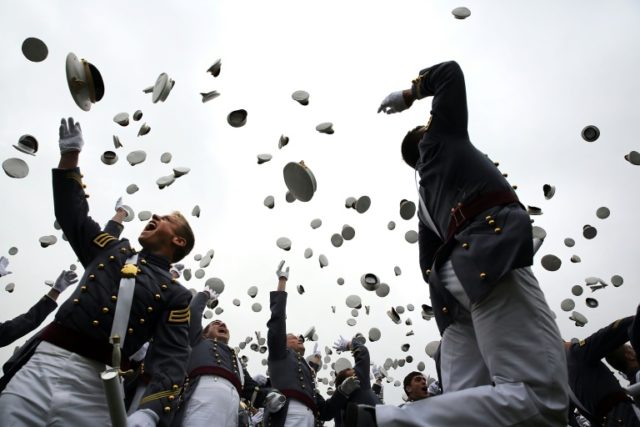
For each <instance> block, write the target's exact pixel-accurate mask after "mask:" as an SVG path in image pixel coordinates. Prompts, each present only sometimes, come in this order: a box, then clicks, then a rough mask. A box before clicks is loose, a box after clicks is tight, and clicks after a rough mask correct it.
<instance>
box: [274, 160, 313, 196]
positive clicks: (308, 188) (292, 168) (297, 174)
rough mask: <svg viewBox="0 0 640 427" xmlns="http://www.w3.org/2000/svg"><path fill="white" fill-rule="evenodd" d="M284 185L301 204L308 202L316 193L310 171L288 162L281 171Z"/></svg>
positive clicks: (301, 163) (298, 164)
mask: <svg viewBox="0 0 640 427" xmlns="http://www.w3.org/2000/svg"><path fill="white" fill-rule="evenodd" d="M282 173H283V176H284V183H285V185H286V186H287V189H288V190H289V191H290V192H291V194H293V196H294V197H295V198H296V199H298V200H300V201H301V202H308V201H309V200H311V198H312V197H313V194H314V193H315V192H316V188H317V183H316V178H315V176H314V175H313V172H311V169H309V168H308V167H307V165H305V164H304V161H302V160H301V161H300V162H299V163H295V162H289V163H287V164H286V165H285V167H284V169H283V170H282Z"/></svg>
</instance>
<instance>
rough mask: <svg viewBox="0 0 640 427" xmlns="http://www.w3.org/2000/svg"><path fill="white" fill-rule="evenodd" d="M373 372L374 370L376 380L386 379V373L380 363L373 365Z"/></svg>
mask: <svg viewBox="0 0 640 427" xmlns="http://www.w3.org/2000/svg"><path fill="white" fill-rule="evenodd" d="M371 372H373V378H375V379H376V381H382V380H383V379H384V375H382V372H380V367H379V366H378V365H373V367H372V368H371Z"/></svg>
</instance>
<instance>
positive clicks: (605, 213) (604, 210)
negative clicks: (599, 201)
mask: <svg viewBox="0 0 640 427" xmlns="http://www.w3.org/2000/svg"><path fill="white" fill-rule="evenodd" d="M609 215H611V211H610V210H609V208H608V207H606V206H601V207H599V208H598V209H597V210H596V216H597V217H598V218H600V219H607V218H609Z"/></svg>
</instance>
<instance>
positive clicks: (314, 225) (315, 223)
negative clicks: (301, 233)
mask: <svg viewBox="0 0 640 427" xmlns="http://www.w3.org/2000/svg"><path fill="white" fill-rule="evenodd" d="M310 225H311V228H313V229H314V230H315V229H316V228H318V227H320V226H321V225H322V220H321V219H320V218H316V219H313V220H311V224H310Z"/></svg>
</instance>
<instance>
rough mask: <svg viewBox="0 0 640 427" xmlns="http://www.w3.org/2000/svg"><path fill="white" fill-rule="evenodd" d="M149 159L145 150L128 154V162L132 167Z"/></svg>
mask: <svg viewBox="0 0 640 427" xmlns="http://www.w3.org/2000/svg"><path fill="white" fill-rule="evenodd" d="M146 159H147V153H146V152H144V151H143V150H135V151H132V152H130V153H129V154H127V161H128V162H129V164H130V165H131V166H135V165H137V164H140V163H142V162H144V161H145V160H146Z"/></svg>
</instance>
